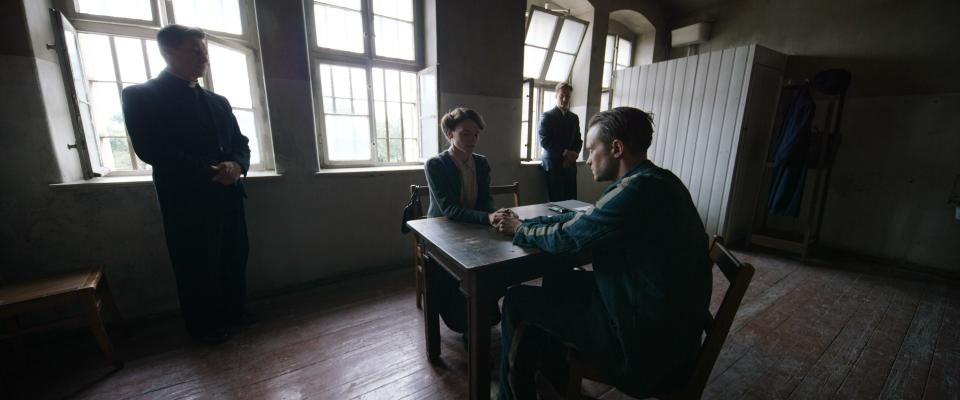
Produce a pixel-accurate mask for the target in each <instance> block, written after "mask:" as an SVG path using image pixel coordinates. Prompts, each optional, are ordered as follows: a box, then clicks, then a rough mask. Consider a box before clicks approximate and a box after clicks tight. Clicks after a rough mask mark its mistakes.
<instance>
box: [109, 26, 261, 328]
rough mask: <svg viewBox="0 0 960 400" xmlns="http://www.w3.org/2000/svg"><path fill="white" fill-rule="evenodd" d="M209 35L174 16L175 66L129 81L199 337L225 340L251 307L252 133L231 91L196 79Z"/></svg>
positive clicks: (129, 114)
mask: <svg viewBox="0 0 960 400" xmlns="http://www.w3.org/2000/svg"><path fill="white" fill-rule="evenodd" d="M205 37H206V36H205V34H204V32H203V31H202V30H200V29H198V28H188V27H185V26H181V25H169V26H166V27H164V28H163V29H161V30H160V32H158V33H157V42H158V44H159V47H160V53H161V54H162V55H163V58H164V59H165V60H166V62H167V68H166V69H165V70H164V71H163V72H161V73H160V75H159V76H158V77H156V78H154V79H151V80H149V81H147V82H145V83H143V84H140V85H133V86H130V87H128V88H126V89H124V90H123V116H124V120H125V122H126V125H127V131H128V132H129V134H130V139H131V140H132V142H133V148H134V151H136V153H137V155H138V156H139V157H140V159H142V160H143V161H144V162H146V163H148V164H150V166H151V167H152V168H153V183H154V186H155V187H156V190H157V200H158V202H159V204H160V212H161V214H162V215H163V229H164V233H165V236H166V240H167V250H168V252H169V253H170V260H171V262H172V264H173V271H174V274H175V275H176V278H177V290H178V294H179V298H180V309H181V311H182V313H183V317H184V320H185V322H186V326H187V330H188V332H189V333H190V335H191V336H192V337H193V338H194V339H196V340H197V341H200V342H203V343H222V342H224V341H226V340H227V330H226V328H227V326H229V325H231V324H239V325H247V324H250V323H253V322H255V321H254V319H253V317H252V316H251V315H250V314H249V313H247V312H245V311H244V300H245V297H246V265H247V253H248V249H249V245H248V242H247V227H246V220H245V217H244V209H243V199H244V197H246V194H245V192H244V188H243V181H242V180H240V176H241V175H244V174H246V172H247V169H248V168H249V167H250V147H249V146H248V145H247V142H248V140H247V138H246V137H244V136H243V134H241V133H240V127H239V126H238V125H237V120H236V118H235V117H234V116H233V111H232V109H231V107H230V103H229V102H227V99H226V98H224V97H223V96H219V95H217V94H214V93H213V92H210V91H207V90H204V89H203V88H202V87H200V86H199V85H198V84H197V79H198V78H200V77H202V76H203V74H204V72H205V71H206V69H207V64H208V58H207V44H206V40H205Z"/></svg>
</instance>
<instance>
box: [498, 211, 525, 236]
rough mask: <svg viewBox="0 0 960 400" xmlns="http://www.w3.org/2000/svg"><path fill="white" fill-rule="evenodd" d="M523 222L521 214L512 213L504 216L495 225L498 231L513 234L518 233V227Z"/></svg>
mask: <svg viewBox="0 0 960 400" xmlns="http://www.w3.org/2000/svg"><path fill="white" fill-rule="evenodd" d="M521 223H523V221H520V217H519V216H517V215H516V214H511V215H508V216H505V217H503V218H502V219H501V220H500V222H499V223H498V224H497V225H495V227H496V228H497V231H498V232H500V233H502V234H504V235H507V236H513V235H514V234H515V233H517V227H519V226H520V224H521Z"/></svg>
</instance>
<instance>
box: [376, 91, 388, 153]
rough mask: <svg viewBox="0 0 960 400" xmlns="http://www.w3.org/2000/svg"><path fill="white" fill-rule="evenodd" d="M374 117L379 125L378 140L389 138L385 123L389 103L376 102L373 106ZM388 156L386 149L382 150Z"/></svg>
mask: <svg viewBox="0 0 960 400" xmlns="http://www.w3.org/2000/svg"><path fill="white" fill-rule="evenodd" d="M373 112H374V114H373V117H374V118H375V119H376V120H375V121H376V123H377V138H382V139H386V138H387V124H385V123H383V121H386V120H387V103H385V102H382V101H377V102H374V105H373ZM381 150H383V151H384V154H386V151H387V150H386V148H383V149H381Z"/></svg>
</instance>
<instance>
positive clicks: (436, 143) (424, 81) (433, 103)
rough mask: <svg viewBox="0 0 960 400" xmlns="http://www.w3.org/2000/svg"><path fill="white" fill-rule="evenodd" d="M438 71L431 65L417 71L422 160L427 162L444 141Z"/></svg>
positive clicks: (438, 150) (437, 151)
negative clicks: (441, 130)
mask: <svg viewBox="0 0 960 400" xmlns="http://www.w3.org/2000/svg"><path fill="white" fill-rule="evenodd" d="M437 78H438V71H437V66H436V65H431V66H429V67H427V68H424V69H422V70H420V71H419V72H417V81H418V82H419V84H418V85H417V86H418V88H419V90H418V93H417V95H418V96H419V97H420V98H419V101H420V104H419V106H420V107H419V108H420V161H424V162H426V161H427V160H428V159H429V158H430V157H433V156H435V155H437V153H439V152H440V144H441V143H444V141H443V139H442V138H441V136H443V133H441V132H440V118H439V115H440V95H439V92H438V91H437Z"/></svg>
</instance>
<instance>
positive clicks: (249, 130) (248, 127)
mask: <svg viewBox="0 0 960 400" xmlns="http://www.w3.org/2000/svg"><path fill="white" fill-rule="evenodd" d="M233 115H234V116H235V117H237V125H239V126H240V133H242V134H243V136H246V137H247V139H250V143H248V145H249V146H250V165H256V164H260V136H259V135H258V133H259V132H257V124H256V123H255V122H254V116H253V111H251V110H241V109H236V108H234V109H233Z"/></svg>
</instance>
